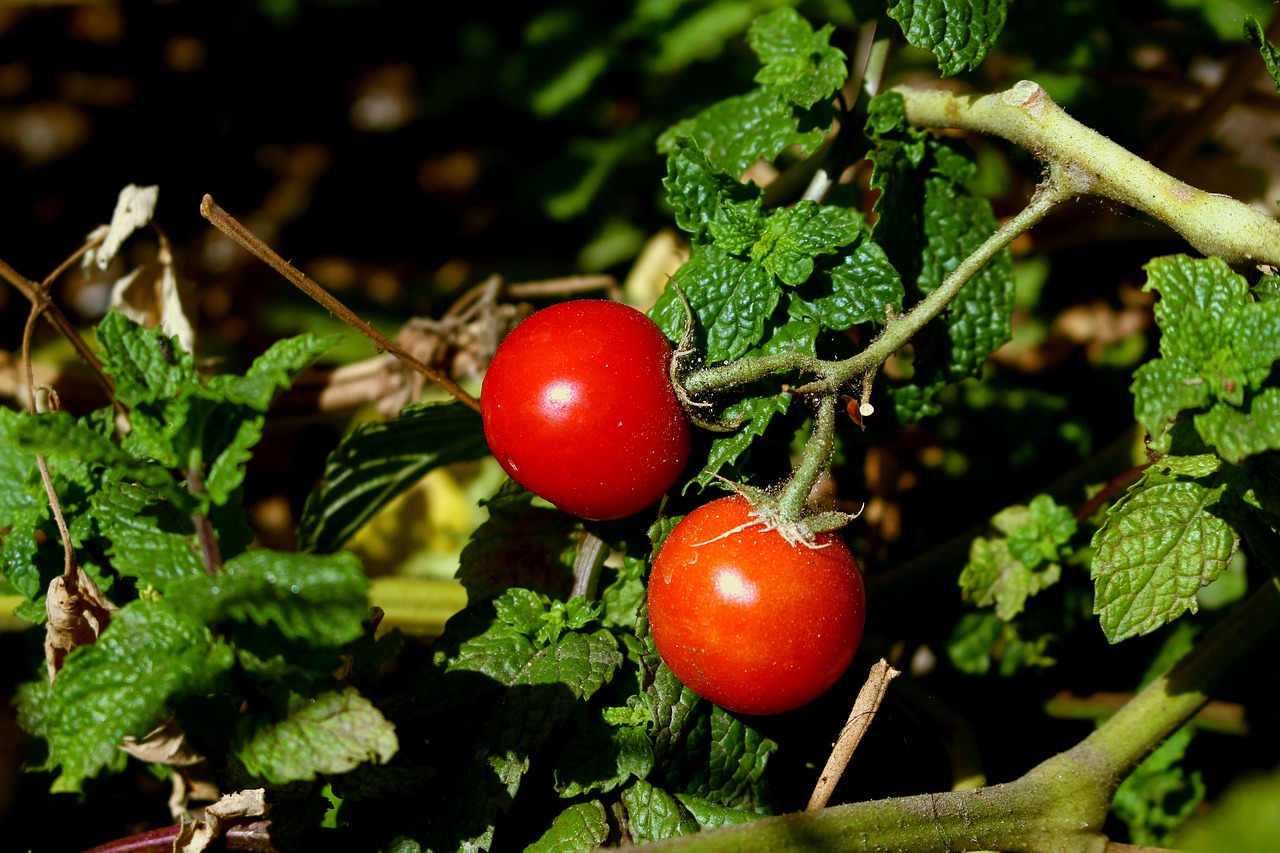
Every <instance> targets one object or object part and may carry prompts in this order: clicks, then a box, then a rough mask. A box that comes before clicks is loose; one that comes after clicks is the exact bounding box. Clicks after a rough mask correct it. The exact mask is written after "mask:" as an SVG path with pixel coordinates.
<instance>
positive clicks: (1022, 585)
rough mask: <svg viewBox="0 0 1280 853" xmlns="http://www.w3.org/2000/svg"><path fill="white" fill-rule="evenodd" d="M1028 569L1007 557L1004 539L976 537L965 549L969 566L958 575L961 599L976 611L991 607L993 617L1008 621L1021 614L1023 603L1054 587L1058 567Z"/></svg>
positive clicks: (1010, 554) (1053, 565)
mask: <svg viewBox="0 0 1280 853" xmlns="http://www.w3.org/2000/svg"><path fill="white" fill-rule="evenodd" d="M1038 565H1039V564H1038V563H1037V564H1036V566H1028V565H1027V564H1026V563H1024V562H1023V561H1022V560H1021V559H1018V558H1017V557H1015V556H1014V555H1013V554H1012V553H1010V548H1009V542H1008V540H1005V539H994V540H992V539H984V538H982V537H979V538H977V539H975V540H974V541H973V544H972V545H971V546H970V548H969V562H968V563H967V564H966V565H965V567H964V571H962V572H961V573H960V586H961V588H962V589H963V590H964V594H965V597H966V598H968V599H969V600H970V601H972V602H973V603H974V604H976V605H977V606H979V607H991V606H994V607H995V612H996V616H997V617H999V618H1000V619H1002V620H1004V621H1009V620H1010V619H1013V618H1014V617H1015V616H1017V615H1018V614H1019V613H1021V612H1022V610H1023V608H1024V607H1025V606H1026V600H1027V599H1028V598H1030V597H1031V596H1033V595H1035V594H1036V593H1038V592H1041V591H1042V590H1044V589H1047V588H1048V587H1050V586H1052V585H1054V584H1055V583H1057V582H1058V578H1059V576H1060V575H1061V567H1060V566H1058V564H1057V563H1050V564H1048V565H1047V566H1044V567H1043V568H1037V567H1038Z"/></svg>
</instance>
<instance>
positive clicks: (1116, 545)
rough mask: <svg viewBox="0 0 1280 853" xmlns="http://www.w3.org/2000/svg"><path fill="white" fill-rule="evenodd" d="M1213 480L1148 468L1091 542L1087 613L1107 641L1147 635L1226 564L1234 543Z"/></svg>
mask: <svg viewBox="0 0 1280 853" xmlns="http://www.w3.org/2000/svg"><path fill="white" fill-rule="evenodd" d="M1219 479H1220V478H1219V477H1217V476H1215V477H1211V478H1208V479H1207V480H1196V479H1185V478H1181V477H1177V476H1171V475H1166V474H1164V473H1163V472H1161V471H1159V470H1156V469H1148V470H1147V472H1146V473H1145V474H1144V475H1143V477H1142V479H1141V480H1139V481H1138V482H1137V483H1136V484H1134V486H1132V487H1131V488H1130V489H1129V491H1128V493H1127V494H1126V495H1125V497H1124V498H1123V499H1121V500H1120V501H1119V502H1118V503H1116V504H1115V505H1114V506H1113V507H1112V508H1111V509H1110V510H1109V511H1108V512H1107V519H1106V523H1105V524H1104V526H1103V527H1102V528H1100V529H1099V530H1098V532H1097V533H1096V534H1094V537H1093V548H1094V556H1093V567H1092V576H1093V581H1094V594H1095V601H1094V612H1095V613H1097V614H1098V615H1099V617H1100V618H1101V623H1102V630H1103V632H1104V633H1105V634H1106V636H1107V639H1108V640H1110V641H1111V642H1113V643H1118V642H1120V641H1121V640H1124V639H1127V638H1129V637H1133V636H1138V635H1143V634H1148V633H1150V632H1152V631H1154V630H1155V629H1156V628H1159V627H1160V626H1161V625H1164V624H1165V623H1167V622H1170V621H1172V620H1173V619H1176V618H1177V617H1178V616H1180V615H1181V614H1182V613H1183V612H1185V611H1187V610H1190V611H1191V612H1192V613H1195V612H1196V610H1197V608H1198V604H1197V601H1196V593H1197V592H1198V591H1199V590H1200V588H1201V587H1203V586H1205V585H1207V584H1209V583H1210V582H1212V581H1213V580H1214V579H1215V578H1216V577H1218V575H1219V574H1220V573H1221V572H1222V571H1223V570H1224V569H1225V568H1226V567H1227V565H1228V563H1229V562H1230V560H1231V556H1232V554H1234V553H1235V550H1236V547H1237V546H1238V545H1239V537H1238V536H1237V534H1236V532H1235V530H1234V529H1232V527H1231V525H1230V524H1229V523H1228V522H1227V521H1226V520H1224V519H1223V518H1222V517H1221V516H1220V515H1219V514H1218V513H1216V512H1215V511H1214V510H1215V507H1217V505H1218V503H1219V500H1220V498H1221V497H1222V495H1223V491H1224V490H1225V488H1226V484H1225V483H1223V482H1219Z"/></svg>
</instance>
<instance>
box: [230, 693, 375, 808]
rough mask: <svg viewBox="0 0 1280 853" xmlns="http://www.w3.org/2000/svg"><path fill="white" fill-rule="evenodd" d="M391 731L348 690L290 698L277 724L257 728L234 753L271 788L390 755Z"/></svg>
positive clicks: (369, 706) (367, 704) (371, 708)
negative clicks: (271, 786) (271, 785)
mask: <svg viewBox="0 0 1280 853" xmlns="http://www.w3.org/2000/svg"><path fill="white" fill-rule="evenodd" d="M398 748H399V742H398V741H397V739H396V730H395V726H393V725H392V724H391V723H390V722H388V721H387V719H386V718H385V717H383V716H382V713H381V712H380V711H379V710H378V709H377V708H375V707H374V706H373V703H372V702H370V701H369V700H368V699H366V698H365V697H363V696H361V695H360V693H359V692H358V691H357V690H356V689H355V688H354V687H346V688H344V689H343V690H340V691H331V692H329V693H322V694H321V695H319V696H315V697H310V696H294V697H293V698H292V699H291V700H290V701H289V707H288V711H287V713H286V715H285V717H284V718H283V719H281V720H276V721H274V722H269V723H267V724H265V725H261V726H258V727H257V728H256V729H255V730H254V731H253V733H252V734H251V735H249V736H248V737H247V738H245V740H244V742H243V743H242V744H241V745H240V746H238V747H237V748H236V750H235V755H236V757H238V758H239V759H240V760H241V761H242V762H243V763H244V767H245V770H247V771H248V772H249V773H251V774H252V775H254V776H257V777H259V778H261V779H264V780H266V781H267V782H269V783H271V784H273V785H283V784H285V783H287V782H297V781H306V780H311V779H314V778H315V777H316V776H317V775H320V774H336V773H346V772H348V771H350V770H353V769H355V768H356V767H357V766H359V765H360V764H364V763H365V762H374V763H377V764H386V763H387V762H388V761H390V760H391V758H392V756H394V755H395V754H396V750H397V749H398Z"/></svg>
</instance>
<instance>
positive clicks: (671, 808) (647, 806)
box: [622, 779, 698, 843]
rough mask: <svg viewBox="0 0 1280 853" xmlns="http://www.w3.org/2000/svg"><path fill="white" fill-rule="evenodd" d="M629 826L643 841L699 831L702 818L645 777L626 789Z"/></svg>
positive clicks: (638, 839) (625, 799)
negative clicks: (698, 818) (699, 821)
mask: <svg viewBox="0 0 1280 853" xmlns="http://www.w3.org/2000/svg"><path fill="white" fill-rule="evenodd" d="M622 804H623V805H624V806H626V808H627V828H628V829H629V830H630V833H631V838H632V839H633V840H634V841H637V842H639V843H645V842H648V841H661V840H662V839H664V838H675V837H677V836H680V835H688V834H689V833H692V832H697V831H698V821H697V819H696V818H694V816H693V815H692V814H691V813H690V812H689V810H688V809H686V808H685V807H684V806H682V805H681V804H680V801H679V800H677V799H676V798H675V797H673V796H672V795H671V794H669V793H667V792H666V791H664V790H662V789H661V788H655V787H654V786H653V785H650V784H649V783H648V782H646V781H644V780H643V779H639V780H637V781H636V783H635V784H634V785H632V786H631V787H630V788H628V789H627V790H625V791H623V792H622Z"/></svg>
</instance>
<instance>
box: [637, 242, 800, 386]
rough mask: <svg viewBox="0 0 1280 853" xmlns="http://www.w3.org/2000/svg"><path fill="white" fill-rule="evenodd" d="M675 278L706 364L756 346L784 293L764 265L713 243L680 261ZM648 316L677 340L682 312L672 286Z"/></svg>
mask: <svg viewBox="0 0 1280 853" xmlns="http://www.w3.org/2000/svg"><path fill="white" fill-rule="evenodd" d="M674 283H675V284H676V285H677V286H678V287H680V288H681V289H682V290H683V291H684V293H685V296H686V297H687V298H688V300H689V305H690V307H692V308H693V311H694V314H695V315H696V317H697V326H696V329H695V332H696V334H697V336H698V339H699V340H698V344H699V349H700V350H701V351H702V352H703V353H704V357H705V359H706V361H707V362H708V363H717V362H722V361H733V360H734V359H738V358H741V357H742V356H743V355H744V354H746V352H747V351H748V350H750V349H752V348H753V347H756V346H758V345H759V344H760V343H761V341H762V340H763V339H764V334H765V322H766V320H767V319H768V317H769V315H770V314H772V313H773V310H774V308H775V307H776V306H777V304H778V300H779V298H780V296H781V293H782V287H781V285H780V284H779V283H778V280H777V278H775V277H774V275H773V273H771V272H770V271H769V270H767V269H766V268H765V267H764V266H763V265H760V264H754V263H750V262H748V261H743V260H740V259H738V258H736V257H734V256H732V255H728V254H725V253H724V252H723V251H721V250H720V249H718V248H716V247H715V246H709V247H707V248H706V249H705V250H704V251H702V252H700V253H699V254H698V255H697V256H696V257H694V258H692V259H690V260H689V261H688V262H687V263H685V264H684V265H683V266H681V267H680V270H679V271H678V272H677V273H676V274H675V279H674ZM650 316H651V317H652V318H653V320H654V322H656V323H657V324H658V325H659V326H660V327H661V328H662V330H663V331H664V332H666V333H667V335H668V336H672V335H673V334H674V335H675V336H676V338H677V339H678V337H679V330H681V329H683V328H684V322H685V313H684V309H683V307H682V306H681V304H680V302H679V299H678V298H677V296H676V288H674V287H668V288H667V289H666V290H664V291H663V293H662V296H661V297H659V299H658V302H657V303H656V304H655V305H654V307H653V309H652V310H651V311H650Z"/></svg>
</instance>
